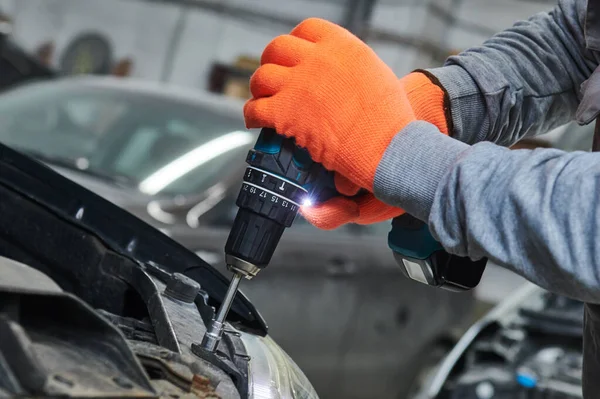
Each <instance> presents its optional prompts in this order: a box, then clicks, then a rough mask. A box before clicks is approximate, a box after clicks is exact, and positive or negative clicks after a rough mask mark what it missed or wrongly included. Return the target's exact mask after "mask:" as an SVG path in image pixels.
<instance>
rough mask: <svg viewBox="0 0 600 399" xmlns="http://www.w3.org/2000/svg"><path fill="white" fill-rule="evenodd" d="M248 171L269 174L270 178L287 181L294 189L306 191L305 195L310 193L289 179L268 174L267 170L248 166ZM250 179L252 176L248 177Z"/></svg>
mask: <svg viewBox="0 0 600 399" xmlns="http://www.w3.org/2000/svg"><path fill="white" fill-rule="evenodd" d="M248 169H254V170H255V171H257V172H260V173H263V174H267V175H269V176H273V177H275V178H276V179H279V180H283V181H285V182H286V183H289V184H291V185H292V186H294V187H298V188H299V189H300V190H302V191H304V192H305V193H307V192H308V191H307V190H306V189H305V188H304V187H302V186H300V185H298V184H296V183H294V182H293V181H291V180H288V179H286V178H285V177H281V176H277V175H276V174H274V173H271V172H267V171H266V170H262V169H260V168H255V167H254V166H248ZM248 177H250V176H249V175H248ZM263 181H264V180H263Z"/></svg>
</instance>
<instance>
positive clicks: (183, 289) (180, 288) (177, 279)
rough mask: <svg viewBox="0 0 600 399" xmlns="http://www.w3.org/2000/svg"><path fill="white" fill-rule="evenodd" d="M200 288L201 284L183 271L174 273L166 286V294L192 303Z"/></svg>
mask: <svg viewBox="0 0 600 399" xmlns="http://www.w3.org/2000/svg"><path fill="white" fill-rule="evenodd" d="M200 288H201V287H200V284H198V282H196V281H195V280H193V279H191V278H189V277H187V276H184V275H183V274H181V273H173V274H172V275H171V278H170V279H169V282H168V283H167V287H166V288H165V295H166V296H168V297H170V298H173V299H177V300H179V301H182V302H186V303H192V302H194V299H196V296H197V295H198V292H199V291H200Z"/></svg>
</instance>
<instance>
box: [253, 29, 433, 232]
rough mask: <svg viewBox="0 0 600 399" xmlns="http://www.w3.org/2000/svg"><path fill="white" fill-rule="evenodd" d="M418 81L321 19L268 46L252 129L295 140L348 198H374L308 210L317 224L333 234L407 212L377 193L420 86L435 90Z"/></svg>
mask: <svg viewBox="0 0 600 399" xmlns="http://www.w3.org/2000/svg"><path fill="white" fill-rule="evenodd" d="M415 75H418V76H410V75H409V77H406V78H405V79H402V80H398V79H397V77H396V76H395V75H394V73H393V72H392V70H391V69H390V68H389V67H388V66H387V65H385V64H384V63H383V61H381V60H380V59H379V57H377V55H376V54H375V52H374V51H373V50H372V49H370V48H369V47H368V46H367V45H366V44H365V43H363V42H362V41H361V40H360V39H358V38H357V37H355V36H354V35H352V34H351V33H350V32H348V31H347V30H346V29H344V28H342V27H340V26H338V25H335V24H333V23H330V22H327V21H324V20H321V19H315V18H311V19H308V20H305V21H304V22H302V23H301V24H300V25H298V26H297V27H296V28H294V29H293V30H292V32H291V33H290V35H283V36H279V37H277V38H276V39H274V40H273V41H272V42H271V43H270V44H269V45H268V46H267V47H266V49H265V50H264V52H263V55H262V58H261V67H260V68H259V69H258V70H257V71H256V72H255V73H254V75H253V76H252V79H251V81H250V89H251V92H252V95H253V98H252V99H251V100H249V101H248V102H247V103H246V105H245V107H244V115H245V119H246V126H247V127H248V128H261V127H270V128H274V129H275V130H276V131H277V132H279V133H281V134H283V135H285V136H287V137H293V138H294V139H295V140H296V144H298V145H299V146H301V147H305V148H307V150H308V152H309V153H310V155H311V157H312V158H313V160H315V161H316V162H319V163H321V164H322V165H323V166H324V167H325V168H326V169H329V170H333V171H335V172H336V179H335V180H336V187H337V189H338V191H339V192H340V193H341V194H343V195H353V194H355V193H356V192H357V191H358V189H359V188H365V189H367V190H368V191H369V194H366V195H364V196H362V197H361V198H359V199H350V198H347V197H341V196H340V197H336V198H334V199H332V200H330V201H327V202H326V203H324V204H321V205H319V206H315V207H311V208H305V209H303V215H304V216H305V217H306V218H307V219H308V220H309V221H310V222H311V223H313V224H314V225H316V226H317V227H320V228H323V229H332V228H336V227H338V226H340V225H342V224H345V223H360V224H369V223H375V222H378V221H383V220H386V219H390V218H392V217H395V216H399V215H401V214H402V213H403V211H402V210H401V209H399V208H395V207H391V206H388V205H386V204H384V203H382V202H381V201H379V200H377V199H376V198H375V197H374V196H373V194H372V193H371V192H372V191H373V180H374V177H375V171H376V169H377V166H378V164H379V162H380V160H381V158H382V156H383V153H384V152H385V150H386V148H387V146H388V145H389V143H390V141H391V140H392V138H393V137H394V135H396V134H397V133H398V132H400V131H401V130H402V129H403V128H404V127H405V126H406V125H407V124H408V123H410V122H411V121H414V120H415V119H416V117H415V112H414V110H413V105H412V104H411V101H410V100H409V98H410V97H412V98H413V102H414V101H415V100H414V99H416V98H420V97H419V96H417V95H415V92H416V91H420V90H419V89H417V88H418V87H433V86H435V85H433V84H432V83H431V82H430V81H429V79H428V78H427V77H425V76H424V75H422V74H415ZM423 78H424V79H426V80H424V79H423ZM407 82H410V83H411V84H410V88H407V87H406V83H407ZM427 82H428V83H427ZM429 85H430V86H429ZM435 87H437V86H435ZM437 89H438V90H439V91H440V92H441V89H439V88H437ZM442 103H443V96H442ZM428 105H429V104H428V103H427V102H423V104H422V106H420V107H417V109H419V110H420V112H423V113H429V112H431V111H430V109H431V108H432V107H431V106H428ZM442 110H443V106H442ZM434 113H435V112H434ZM442 118H443V111H442ZM437 122H439V121H437ZM440 124H443V123H440Z"/></svg>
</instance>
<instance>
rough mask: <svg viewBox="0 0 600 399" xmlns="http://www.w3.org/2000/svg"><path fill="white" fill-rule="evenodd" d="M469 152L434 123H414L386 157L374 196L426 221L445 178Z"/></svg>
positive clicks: (399, 134)
mask: <svg viewBox="0 0 600 399" xmlns="http://www.w3.org/2000/svg"><path fill="white" fill-rule="evenodd" d="M468 148H469V146H468V145H467V144H464V143H461V142H460V141H458V140H455V139H453V138H451V137H448V136H445V135H443V134H442V133H440V131H439V130H438V129H437V128H436V127H435V126H434V125H432V124H431V123H428V122H424V121H415V122H411V123H410V124H408V125H407V126H406V127H405V128H404V129H402V131H401V132H400V133H398V134H396V136H394V138H393V139H392V142H391V143H390V145H389V146H388V148H387V149H386V151H385V153H384V154H383V157H382V159H381V162H380V163H379V165H378V167H377V171H376V173H375V180H374V184H373V187H374V193H375V196H376V197H377V198H378V199H380V200H381V201H383V202H385V203H387V204H390V205H393V206H397V207H400V208H402V209H404V210H405V211H406V212H408V213H409V214H411V215H413V216H415V217H417V218H419V219H421V220H424V221H427V220H428V218H429V212H430V210H431V206H432V204H433V201H434V198H435V192H436V190H437V188H438V185H439V183H440V181H441V180H442V177H443V176H444V174H445V173H446V172H447V171H448V170H449V169H450V168H451V166H452V165H453V163H454V162H455V161H456V158H457V157H459V156H460V154H461V153H462V152H463V151H465V150H466V149H468Z"/></svg>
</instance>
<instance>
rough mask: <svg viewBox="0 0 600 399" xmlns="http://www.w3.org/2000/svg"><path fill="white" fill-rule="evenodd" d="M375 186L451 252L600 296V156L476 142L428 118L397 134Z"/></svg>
mask: <svg viewBox="0 0 600 399" xmlns="http://www.w3.org/2000/svg"><path fill="white" fill-rule="evenodd" d="M398 149H401V150H400V151H401V152H398V151H397V150H398ZM397 154H402V157H401V158H399V157H398V156H397ZM406 154H410V155H406ZM416 187H418V188H416ZM375 190H376V194H377V196H378V197H379V198H380V199H382V200H384V201H386V202H388V203H392V204H395V205H397V206H401V207H403V208H404V209H406V211H407V212H409V213H411V214H413V215H415V216H417V217H419V218H421V219H422V220H426V221H427V222H428V223H429V226H430V228H431V231H432V233H433V234H434V236H435V237H436V238H437V239H438V240H439V241H440V242H441V243H442V245H443V246H444V248H446V250H447V251H449V252H451V253H454V254H457V255H461V256H469V257H471V258H473V259H479V258H481V257H488V258H489V259H490V260H492V261H493V262H494V263H497V264H499V265H502V266H505V267H507V268H509V269H511V270H513V271H515V272H517V273H518V274H520V275H522V276H524V277H526V278H527V279H529V280H531V281H533V282H534V283H536V284H538V285H540V286H542V287H545V288H547V289H549V290H551V291H554V292H558V293H560V294H564V295H568V296H571V297H575V298H577V299H580V300H584V301H587V302H594V303H600V243H598V234H596V232H597V231H598V229H599V228H600V203H599V201H600V199H599V197H598V193H600V154H597V153H586V152H577V153H565V152H562V151H558V150H552V149H540V150H534V151H531V150H518V151H511V150H508V149H506V148H502V147H499V146H496V145H493V144H491V143H479V144H476V145H473V146H469V145H466V144H464V143H460V142H458V141H457V140H454V139H452V138H448V137H445V136H442V135H440V134H439V132H438V131H437V129H435V128H434V127H433V126H432V125H430V124H427V123H424V122H419V123H418V124H413V125H412V126H409V128H407V129H405V131H403V132H402V134H399V135H397V136H396V137H395V138H394V140H393V142H392V144H391V145H390V148H388V150H387V151H386V155H385V156H384V160H383V161H382V163H381V165H380V167H379V169H378V171H377V175H376V180H375Z"/></svg>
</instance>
